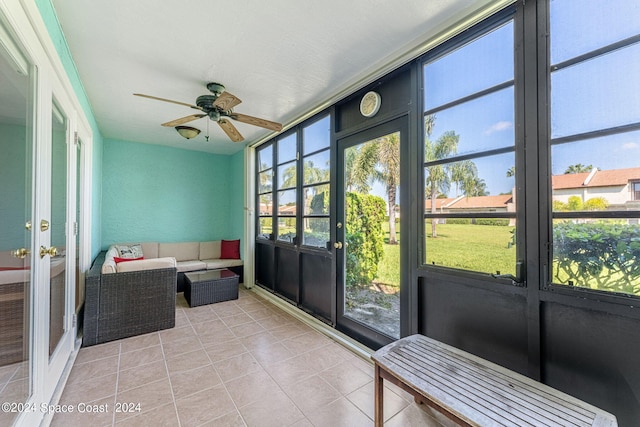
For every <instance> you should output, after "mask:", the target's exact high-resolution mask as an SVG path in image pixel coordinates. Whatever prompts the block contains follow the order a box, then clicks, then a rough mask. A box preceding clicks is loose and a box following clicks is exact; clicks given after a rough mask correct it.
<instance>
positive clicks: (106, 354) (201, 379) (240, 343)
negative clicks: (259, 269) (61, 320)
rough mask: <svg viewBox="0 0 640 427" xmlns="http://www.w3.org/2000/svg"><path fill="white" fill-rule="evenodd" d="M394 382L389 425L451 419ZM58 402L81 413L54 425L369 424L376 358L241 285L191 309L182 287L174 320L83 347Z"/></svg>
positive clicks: (434, 423) (387, 396)
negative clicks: (230, 297)
mask: <svg viewBox="0 0 640 427" xmlns="http://www.w3.org/2000/svg"><path fill="white" fill-rule="evenodd" d="M390 387H391V388H388V389H387V390H386V391H385V417H386V419H387V422H386V425H387V426H403V427H404V426H425V425H426V426H441V425H443V424H445V425H450V423H448V422H447V420H446V419H445V420H443V419H442V417H441V416H440V415H439V414H437V413H432V412H430V411H429V410H428V409H427V410H423V409H421V408H420V407H418V406H417V405H415V404H414V403H413V400H412V398H411V396H410V395H408V394H406V393H404V392H403V391H401V390H399V389H398V388H396V387H395V386H393V385H390ZM59 403H60V404H71V405H74V408H75V410H76V412H74V413H73V414H56V415H55V416H54V418H53V421H52V423H51V425H52V426H65V427H68V426H94V427H100V426H113V425H117V426H119V427H120V426H171V427H173V426H180V427H191V426H216V427H217V426H260V427H267V426H296V427H302V426H331V427H335V426H349V427H356V426H372V425H373V365H371V364H370V363H369V362H368V361H365V360H364V359H362V358H360V357H359V356H357V355H355V354H354V353H352V352H350V351H349V350H347V349H346V348H344V347H343V346H341V345H340V344H338V343H337V342H335V341H333V340H332V339H330V338H328V337H327V336H325V335H324V334H322V333H320V332H318V331H316V330H314V329H313V328H311V327H310V326H307V325H306V324H305V323H302V322H301V321H299V320H297V319H296V318H295V317H293V316H291V315H289V314H287V313H286V312H284V311H282V310H281V309H279V308H278V307H277V306H275V305H273V304H271V303H270V302H269V301H268V300H265V299H263V298H262V297H260V296H259V295H258V294H256V293H255V292H252V291H247V290H245V289H244V288H242V286H241V290H240V297H239V299H238V300H235V301H227V302H222V303H217V304H211V305H205V306H201V307H194V308H190V307H189V306H188V305H187V303H186V301H185V299H184V297H183V295H182V294H178V302H177V306H176V327H175V328H173V329H167V330H164V331H160V332H155V333H151V334H147V335H141V336H137V337H131V338H127V339H123V340H119V341H114V342H110V343H105V344H101V345H97V346H92V347H87V348H82V349H80V352H79V354H78V357H77V359H76V362H75V365H74V367H73V369H72V370H71V373H70V376H69V380H68V382H67V386H66V388H65V390H64V391H63V393H62V396H61V398H60V402H59ZM80 403H83V404H86V405H85V407H86V408H87V409H97V410H100V409H105V411H104V412H91V413H89V412H84V413H79V412H77V410H78V409H79V408H80V406H78V405H79V404H80ZM128 404H132V405H130V406H129V405H128ZM116 405H120V406H119V407H118V406H116ZM115 409H120V410H121V411H122V412H116V411H115ZM129 411H131V412H129ZM441 423H443V424H441Z"/></svg>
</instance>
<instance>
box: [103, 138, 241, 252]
mask: <svg viewBox="0 0 640 427" xmlns="http://www.w3.org/2000/svg"><path fill="white" fill-rule="evenodd" d="M103 162H104V163H103V187H102V190H103V193H102V194H103V211H102V248H103V249H106V248H108V247H109V245H111V244H114V243H124V242H148V241H154V242H182V241H205V240H218V239H238V238H241V237H242V229H243V228H242V215H243V206H242V204H241V203H240V204H239V203H238V201H241V200H242V196H238V195H237V194H236V192H237V189H238V188H240V187H241V186H242V179H243V178H242V175H243V174H242V168H237V167H236V164H237V163H238V160H237V158H236V157H235V156H221V155H214V154H208V153H202V152H196V151H190V150H180V149H176V148H169V147H163V146H157V145H151V144H139V143H134V142H126V141H117V140H111V139H105V140H104V157H103ZM241 190H242V189H241ZM238 223H239V225H238Z"/></svg>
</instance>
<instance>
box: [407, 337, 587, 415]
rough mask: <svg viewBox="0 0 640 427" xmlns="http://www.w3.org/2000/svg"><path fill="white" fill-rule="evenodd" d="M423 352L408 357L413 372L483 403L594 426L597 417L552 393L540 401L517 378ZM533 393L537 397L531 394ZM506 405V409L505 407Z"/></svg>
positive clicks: (449, 356)
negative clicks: (459, 389)
mask: <svg viewBox="0 0 640 427" xmlns="http://www.w3.org/2000/svg"><path fill="white" fill-rule="evenodd" d="M422 350H424V351H422ZM404 351H413V349H410V348H409V347H404V348H403V349H402V350H400V352H404ZM420 351H421V353H416V354H408V355H407V360H411V359H413V360H415V361H416V362H415V363H416V365H415V366H413V370H415V371H417V372H431V373H432V374H431V375H435V376H437V377H439V378H440V379H442V380H444V381H449V380H454V381H455V382H456V383H457V384H459V385H460V386H461V387H463V388H468V391H469V393H474V394H476V395H478V396H479V397H480V398H481V399H482V400H483V401H484V400H486V401H487V402H491V403H494V404H496V405H497V406H499V407H500V408H501V409H502V410H505V411H511V412H513V415H515V416H518V414H517V413H516V411H518V412H523V413H524V414H525V416H526V417H527V418H531V417H536V418H538V419H539V423H540V424H544V422H543V419H544V418H548V419H549V421H550V424H549V425H557V424H559V423H562V424H567V423H568V424H571V425H576V426H590V425H592V424H591V422H592V420H593V417H594V416H595V414H594V413H593V412H589V411H586V410H583V408H579V407H578V406H576V405H573V404H572V403H571V402H566V401H562V400H560V399H558V397H557V396H553V395H550V394H547V395H545V399H544V400H541V399H540V398H538V397H537V395H538V394H540V393H541V391H540V390H534V389H532V388H531V387H528V385H527V384H525V383H521V382H519V381H516V380H515V379H514V378H508V377H504V375H503V374H501V373H500V372H496V371H493V370H491V369H489V368H488V367H481V366H476V365H474V364H473V363H472V362H471V361H469V360H468V359H459V356H458V355H455V354H449V353H441V352H437V351H433V348H430V347H429V346H425V347H422V346H420ZM400 352H399V353H400ZM420 358H422V359H423V360H424V366H421V364H422V363H421V362H422V360H420ZM452 371H453V374H452ZM424 375H426V373H425V374H424ZM418 376H420V374H418ZM427 381H428V380H427ZM532 392H534V393H536V394H535V395H532V394H531V393H532ZM503 404H504V405H506V406H507V407H506V408H505V407H504V405H503Z"/></svg>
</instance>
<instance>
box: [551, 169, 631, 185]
mask: <svg viewBox="0 0 640 427" xmlns="http://www.w3.org/2000/svg"><path fill="white" fill-rule="evenodd" d="M589 174H590V172H584V173H572V174H565V175H554V176H552V177H551V185H552V186H553V189H554V190H562V189H569V188H584V187H615V186H621V185H627V184H628V183H629V181H639V180H640V168H627V169H612V170H604V171H601V170H599V171H596V173H595V174H594V175H593V177H592V178H591V179H590V180H589V182H588V183H587V185H584V183H585V181H586V180H587V177H588V176H589Z"/></svg>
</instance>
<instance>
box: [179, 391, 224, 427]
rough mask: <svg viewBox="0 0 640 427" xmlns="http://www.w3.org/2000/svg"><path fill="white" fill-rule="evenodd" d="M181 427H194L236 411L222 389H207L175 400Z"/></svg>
mask: <svg viewBox="0 0 640 427" xmlns="http://www.w3.org/2000/svg"><path fill="white" fill-rule="evenodd" d="M176 406H177V407H178V416H179V418H180V425H181V427H195V426H200V425H201V424H204V423H205V422H209V421H212V420H214V419H216V418H220V417H222V416H223V415H226V414H229V413H232V412H234V411H235V410H236V407H235V405H234V404H233V401H232V400H231V397H229V393H227V391H226V390H225V388H224V387H222V386H218V387H214V388H212V389H207V390H204V391H201V392H199V393H196V394H192V395H190V396H188V397H185V398H182V399H178V400H176Z"/></svg>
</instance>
